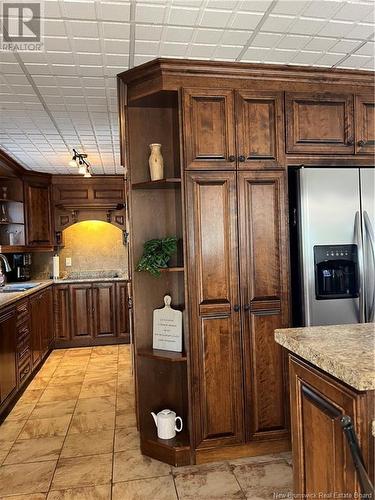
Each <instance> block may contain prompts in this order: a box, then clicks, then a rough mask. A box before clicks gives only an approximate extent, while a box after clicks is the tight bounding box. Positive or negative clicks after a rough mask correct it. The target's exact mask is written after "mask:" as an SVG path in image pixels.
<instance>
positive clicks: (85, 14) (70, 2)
mask: <svg viewBox="0 0 375 500" xmlns="http://www.w3.org/2000/svg"><path fill="white" fill-rule="evenodd" d="M64 10H65V13H66V16H67V17H69V18H71V19H84V20H87V19H95V18H96V12H95V3H94V2H93V1H92V0H83V1H77V0H65V1H64Z"/></svg>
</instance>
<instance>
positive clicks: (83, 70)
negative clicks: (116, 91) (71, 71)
mask: <svg viewBox="0 0 375 500" xmlns="http://www.w3.org/2000/svg"><path fill="white" fill-rule="evenodd" d="M77 72H78V74H79V75H81V76H103V66H91V65H83V64H81V65H80V66H79V68H78V69H77Z"/></svg>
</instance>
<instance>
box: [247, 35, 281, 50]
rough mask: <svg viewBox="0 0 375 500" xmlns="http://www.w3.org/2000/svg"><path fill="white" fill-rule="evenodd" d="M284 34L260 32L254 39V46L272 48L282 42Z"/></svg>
mask: <svg viewBox="0 0 375 500" xmlns="http://www.w3.org/2000/svg"><path fill="white" fill-rule="evenodd" d="M281 38H282V35H278V34H276V33H259V35H257V36H256V37H255V38H254V40H253V41H252V44H251V45H252V46H253V47H267V48H272V47H274V46H275V45H276V44H277V43H278V42H280V40H281Z"/></svg>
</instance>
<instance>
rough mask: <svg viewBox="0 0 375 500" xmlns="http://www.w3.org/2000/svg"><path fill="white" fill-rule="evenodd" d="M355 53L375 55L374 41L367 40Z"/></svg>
mask: <svg viewBox="0 0 375 500" xmlns="http://www.w3.org/2000/svg"><path fill="white" fill-rule="evenodd" d="M355 54H356V55H363V56H374V54H375V43H374V42H367V43H366V44H365V45H363V46H362V47H361V48H360V49H358V50H357V51H356V52H355Z"/></svg>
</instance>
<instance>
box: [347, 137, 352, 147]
mask: <svg viewBox="0 0 375 500" xmlns="http://www.w3.org/2000/svg"><path fill="white" fill-rule="evenodd" d="M346 144H347V146H353V144H354V139H353V137H350V138H349V139H348V140H347V141H346Z"/></svg>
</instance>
